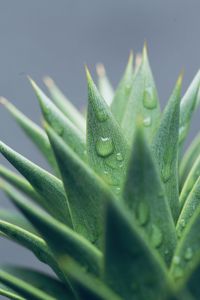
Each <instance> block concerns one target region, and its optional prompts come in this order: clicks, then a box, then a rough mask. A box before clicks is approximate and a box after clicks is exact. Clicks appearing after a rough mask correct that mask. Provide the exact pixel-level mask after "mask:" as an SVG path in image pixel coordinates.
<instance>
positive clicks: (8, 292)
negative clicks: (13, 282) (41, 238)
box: [0, 283, 25, 300]
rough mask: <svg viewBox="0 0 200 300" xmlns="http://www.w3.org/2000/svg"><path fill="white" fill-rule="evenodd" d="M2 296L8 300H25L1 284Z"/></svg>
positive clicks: (0, 292)
mask: <svg viewBox="0 0 200 300" xmlns="http://www.w3.org/2000/svg"><path fill="white" fill-rule="evenodd" d="M0 295H1V296H4V297H6V299H7V298H8V299H12V300H25V299H24V298H22V297H21V296H20V295H19V294H17V293H16V292H15V291H13V290H12V289H10V288H8V287H7V286H6V285H4V284H2V283H0Z"/></svg>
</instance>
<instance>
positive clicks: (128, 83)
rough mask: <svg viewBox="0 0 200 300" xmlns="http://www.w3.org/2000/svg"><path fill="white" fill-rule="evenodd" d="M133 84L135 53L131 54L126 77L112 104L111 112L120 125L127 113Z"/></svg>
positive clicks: (120, 84) (119, 86)
mask: <svg viewBox="0 0 200 300" xmlns="http://www.w3.org/2000/svg"><path fill="white" fill-rule="evenodd" d="M132 84H133V53H132V52H131V53H130V56H129V60H128V64H127V66H126V69H125V72H124V75H123V77H122V79H121V81H120V83H119V85H118V87H117V89H116V92H115V96H114V98H113V102H112V104H111V111H112V113H113V115H114V116H115V118H116V120H117V121H118V123H119V124H121V122H122V120H123V117H124V114H125V111H126V106H127V102H128V100H129V96H130V91H131V88H132Z"/></svg>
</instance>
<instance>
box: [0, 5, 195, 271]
mask: <svg viewBox="0 0 200 300" xmlns="http://www.w3.org/2000/svg"><path fill="white" fill-rule="evenodd" d="M199 11H200V2H199V1H198V0H190V1H188V0H179V1H178V0H168V1H161V0H158V1H153V0H148V1H146V0H138V1H134V0H132V1H131V0H130V1H128V0H123V1H118V0H101V1H95V0H91V1H89V0H80V1H78V0H71V1H69V0H57V1H51V0H40V1H39V0H37V1H36V0H35V1H27V0H24V1H23V0H18V1H14V0H5V1H3V0H1V1H0V94H1V95H4V96H6V97H7V98H8V99H9V100H11V101H12V102H13V103H14V104H15V105H17V106H18V107H19V108H20V109H21V110H22V111H24V112H25V113H26V114H27V115H28V116H29V117H31V118H32V119H33V120H35V121H36V122H40V113H39V107H38V104H37V101H36V99H35V96H34V94H33V92H32V90H31V88H30V86H29V83H28V81H27V79H26V75H27V74H30V75H31V76H32V77H33V78H34V79H35V80H36V81H37V82H38V83H39V84H40V85H42V80H41V79H42V77H43V76H44V75H46V74H49V75H51V76H53V78H54V79H55V80H56V81H57V82H58V83H59V85H60V87H61V88H62V89H63V91H64V92H65V93H66V94H67V95H68V97H69V98H70V99H72V101H73V102H74V104H76V105H77V106H79V107H82V106H83V105H84V104H85V103H86V99H87V95H86V81H85V75H84V69H83V64H84V63H85V62H86V63H87V64H88V65H89V67H90V69H91V71H92V73H93V74H94V67H95V64H96V62H99V61H102V62H104V63H105V66H106V68H107V73H108V75H109V77H110V79H111V80H112V82H113V84H114V86H116V84H117V82H118V80H119V79H120V76H121V73H122V71H123V68H124V65H125V63H126V61H127V57H128V54H129V51H130V49H132V48H133V49H134V50H135V52H138V51H140V50H141V47H142V46H143V42H144V40H145V39H146V40H147V42H148V45H149V52H150V61H151V65H152V69H153V71H154V74H155V80H156V82H157V85H158V90H159V94H160V99H161V102H162V106H163V105H164V104H165V103H166V100H167V98H168V96H169V95H170V92H171V90H172V88H173V85H174V83H175V81H176V78H177V76H178V73H179V71H180V70H181V69H182V68H185V79H184V90H185V88H186V86H187V85H188V83H189V82H190V81H191V79H192V77H193V76H194V74H195V73H196V72H197V70H198V68H199V66H200V17H199ZM198 129H199V124H198V116H196V117H195V118H194V122H193V126H192V134H191V135H190V138H191V137H192V136H193V135H194V134H195V131H197V130H198ZM0 138H1V139H2V140H3V141H4V142H6V143H8V144H9V145H10V146H11V147H13V148H14V149H16V150H17V151H19V152H21V153H22V154H24V155H25V156H27V157H28V158H30V159H32V160H33V161H34V162H37V163H38V164H40V165H42V166H43V167H46V164H45V162H44V161H43V159H42V158H41V156H40V155H39V153H38V152H37V150H36V149H35V148H34V147H33V146H32V144H31V143H30V142H29V140H28V139H27V138H26V137H25V136H24V135H23V133H22V132H21V131H20V130H19V128H18V127H17V126H16V124H15V123H14V121H13V120H12V119H11V118H10V116H9V115H8V113H7V112H6V111H5V110H4V108H3V107H0ZM0 161H1V163H5V164H7V163H6V162H5V160H4V159H3V158H2V157H1V158H0ZM0 199H1V200H0V201H1V205H2V206H4V207H7V206H9V204H8V200H7V199H6V198H5V197H4V195H3V194H2V193H1V194H0ZM2 262H3V263H5V262H20V263H22V264H25V265H27V264H28V265H32V266H34V267H36V266H37V267H40V268H44V266H42V264H40V263H39V262H37V261H36V259H35V258H34V257H33V255H32V254H30V253H29V252H28V251H26V250H24V249H23V248H21V247H19V246H16V245H14V244H13V243H11V242H8V241H5V240H2V239H0V263H2Z"/></svg>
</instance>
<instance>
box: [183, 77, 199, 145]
mask: <svg viewBox="0 0 200 300" xmlns="http://www.w3.org/2000/svg"><path fill="white" fill-rule="evenodd" d="M199 87H200V71H198V73H197V74H196V76H195V77H194V79H193V81H192V83H191V84H190V86H189V88H188V89H187V91H186V93H185V95H184V96H183V98H182V99H181V103H180V122H179V150H180V151H181V149H182V146H183V143H184V141H185V139H186V137H187V135H188V131H189V129H190V123H191V120H192V116H193V113H194V111H195V110H196V108H197V106H198V104H199V101H200V97H199Z"/></svg>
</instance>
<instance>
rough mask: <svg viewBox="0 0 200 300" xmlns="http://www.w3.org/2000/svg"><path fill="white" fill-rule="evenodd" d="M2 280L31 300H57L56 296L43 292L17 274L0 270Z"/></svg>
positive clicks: (0, 279) (0, 280)
mask: <svg viewBox="0 0 200 300" xmlns="http://www.w3.org/2000/svg"><path fill="white" fill-rule="evenodd" d="M0 282H2V283H3V284H5V285H7V286H8V287H10V288H11V289H13V290H14V291H16V292H17V293H19V294H20V295H22V297H24V298H25V299H31V300H56V298H54V297H52V296H50V295H48V294H46V293H44V292H42V291H41V290H39V289H38V288H35V287H33V286H32V285H31V284H28V283H27V282H25V281H24V280H21V279H19V278H16V277H15V276H13V275H11V274H9V273H7V272H5V271H3V270H0Z"/></svg>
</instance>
